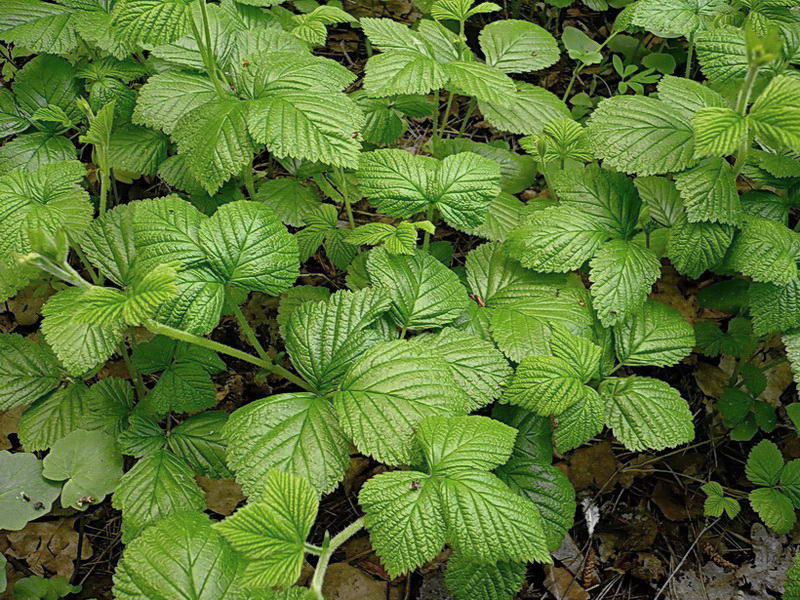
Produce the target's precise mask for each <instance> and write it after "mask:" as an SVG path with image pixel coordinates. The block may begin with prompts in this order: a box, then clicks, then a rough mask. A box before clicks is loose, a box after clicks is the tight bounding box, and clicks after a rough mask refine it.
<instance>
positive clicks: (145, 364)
mask: <svg viewBox="0 0 800 600" xmlns="http://www.w3.org/2000/svg"><path fill="white" fill-rule="evenodd" d="M131 358H132V363H133V366H134V367H135V368H136V369H137V370H138V371H139V372H140V373H155V372H158V371H162V373H161V376H160V377H159V379H158V383H156V385H155V387H153V388H152V389H151V390H150V392H149V394H148V395H147V397H146V398H145V400H144V406H146V407H147V408H148V409H149V410H151V411H153V412H155V413H157V414H165V413H167V412H169V411H175V412H179V413H180V412H196V411H199V410H203V409H205V408H208V407H209V406H213V405H214V404H215V403H216V396H215V394H216V387H215V386H214V382H213V381H212V380H211V375H213V374H215V373H219V372H220V371H222V370H224V369H225V363H223V362H222V361H221V360H220V359H219V357H218V356H217V354H216V352H212V351H211V350H207V349H205V348H202V347H199V346H195V345H192V344H188V343H186V342H179V341H176V340H174V339H172V338H168V337H164V336H157V337H156V338H154V339H153V340H151V341H149V342H146V343H144V344H139V345H137V346H136V348H135V349H134V351H133V355H132V357H131Z"/></svg>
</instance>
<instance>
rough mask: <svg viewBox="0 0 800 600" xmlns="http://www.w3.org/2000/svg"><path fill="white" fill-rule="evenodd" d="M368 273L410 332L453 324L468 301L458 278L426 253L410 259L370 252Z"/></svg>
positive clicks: (396, 318) (395, 317)
mask: <svg viewBox="0 0 800 600" xmlns="http://www.w3.org/2000/svg"><path fill="white" fill-rule="evenodd" d="M367 271H368V273H369V278H370V282H371V283H372V285H374V286H376V287H378V288H382V289H384V290H385V291H386V293H387V294H388V295H389V297H390V298H391V300H392V307H391V311H390V313H391V316H392V319H393V320H394V322H395V323H396V324H397V325H399V326H400V327H405V328H407V329H411V330H417V329H430V328H432V327H441V326H443V325H448V324H450V323H452V322H453V321H455V320H456V319H457V318H458V317H460V316H461V314H462V313H463V312H464V309H465V308H466V306H467V303H468V302H469V300H468V298H467V294H466V291H465V290H464V287H463V286H462V285H461V282H460V281H459V280H458V277H457V276H456V275H455V273H453V272H452V271H451V270H449V269H448V268H447V267H445V266H444V265H443V264H442V263H440V262H439V261H438V260H436V259H435V258H433V257H432V256H431V255H430V254H428V253H427V252H424V251H422V250H417V251H416V252H415V253H414V254H413V255H412V256H407V255H399V254H394V255H393V254H389V253H388V252H387V251H386V250H385V249H384V248H375V249H373V250H371V251H370V256H369V259H368V260H367Z"/></svg>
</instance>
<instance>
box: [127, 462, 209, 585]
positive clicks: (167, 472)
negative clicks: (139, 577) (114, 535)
mask: <svg viewBox="0 0 800 600" xmlns="http://www.w3.org/2000/svg"><path fill="white" fill-rule="evenodd" d="M112 504H113V505H114V508H117V509H120V510H122V511H123V514H124V517H123V522H122V529H123V532H122V537H123V540H124V541H125V542H126V543H127V542H129V541H130V540H132V539H134V538H135V537H138V536H139V534H140V533H141V532H142V531H143V530H144V529H145V527H147V526H148V525H150V524H151V523H154V522H156V521H159V520H160V519H164V518H165V517H169V516H170V515H174V514H175V513H179V512H182V511H186V510H198V511H199V510H204V509H205V507H206V501H205V497H204V496H203V492H202V490H200V488H199V487H198V485H197V483H195V480H194V474H193V473H192V471H191V469H190V468H189V467H188V466H187V465H186V463H185V462H184V461H183V460H181V459H180V458H178V457H177V456H175V455H174V454H172V453H171V452H168V451H167V450H156V451H155V452H152V453H151V454H148V455H146V456H144V457H143V458H140V459H139V462H137V463H136V464H135V465H134V466H133V468H132V469H131V470H130V471H128V472H127V473H125V475H123V476H122V479H121V480H120V482H119V485H118V486H117V491H116V492H115V493H114V498H113V501H112ZM151 531H152V529H151ZM159 581H161V580H160V579H159ZM134 597H136V596H131V598H134ZM201 597H202V596H201ZM210 598H211V597H209V600H210Z"/></svg>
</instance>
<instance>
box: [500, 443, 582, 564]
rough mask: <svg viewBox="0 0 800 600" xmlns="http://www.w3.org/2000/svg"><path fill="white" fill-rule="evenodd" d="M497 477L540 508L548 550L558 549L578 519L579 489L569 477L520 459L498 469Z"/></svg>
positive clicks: (559, 471) (551, 467) (551, 468)
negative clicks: (576, 492)
mask: <svg viewBox="0 0 800 600" xmlns="http://www.w3.org/2000/svg"><path fill="white" fill-rule="evenodd" d="M497 476H498V477H499V478H500V481H502V482H504V483H505V484H506V485H508V487H509V488H511V490H512V491H514V492H516V493H517V494H519V495H521V496H522V497H523V498H527V499H528V500H530V501H531V502H533V503H534V504H535V505H536V507H537V508H538V509H539V512H540V513H541V515H542V523H543V524H544V531H545V536H546V537H547V547H548V548H549V549H550V550H556V549H558V547H559V546H560V545H561V541H562V540H563V539H564V537H565V536H566V535H567V532H568V531H569V530H570V528H572V523H573V519H574V517H575V508H576V504H575V489H574V488H573V487H572V484H571V483H570V481H569V479H567V476H566V475H564V473H562V472H561V470H560V469H558V468H557V467H553V466H550V465H542V464H538V463H537V462H536V461H533V460H531V459H529V458H523V457H517V456H514V457H512V458H511V460H510V461H508V462H507V463H506V464H505V465H503V466H501V467H500V468H499V469H497Z"/></svg>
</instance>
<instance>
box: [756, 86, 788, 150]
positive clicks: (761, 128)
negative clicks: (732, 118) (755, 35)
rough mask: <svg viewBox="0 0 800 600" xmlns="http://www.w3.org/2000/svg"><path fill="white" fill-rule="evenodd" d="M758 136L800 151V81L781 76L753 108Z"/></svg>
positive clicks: (764, 92)
mask: <svg viewBox="0 0 800 600" xmlns="http://www.w3.org/2000/svg"><path fill="white" fill-rule="evenodd" d="M748 119H749V120H750V123H752V125H753V129H754V130H755V132H756V135H757V136H758V137H759V138H761V139H763V140H764V141H765V142H766V143H767V144H769V145H770V146H774V147H778V148H781V147H787V148H791V149H792V150H794V151H797V152H800V125H798V121H800V82H798V81H796V80H795V79H793V78H791V77H787V76H785V75H777V76H776V77H774V78H773V79H772V81H770V82H769V85H768V86H767V87H766V88H765V89H764V91H763V92H761V94H760V95H759V96H758V98H757V99H756V101H755V102H754V103H753V106H752V107H750V112H749V113H748Z"/></svg>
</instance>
